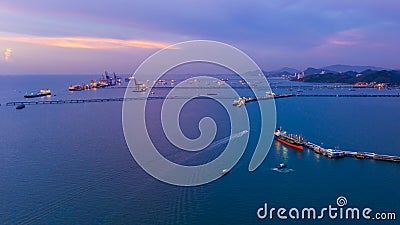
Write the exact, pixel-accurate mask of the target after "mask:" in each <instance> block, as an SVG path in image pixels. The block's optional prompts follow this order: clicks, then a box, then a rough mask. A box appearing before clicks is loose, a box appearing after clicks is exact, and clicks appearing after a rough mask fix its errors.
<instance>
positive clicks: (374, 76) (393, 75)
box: [299, 70, 400, 85]
mask: <svg viewBox="0 0 400 225" xmlns="http://www.w3.org/2000/svg"><path fill="white" fill-rule="evenodd" d="M355 75H357V73H356V72H352V71H349V72H345V73H339V74H337V73H326V74H320V73H318V74H312V75H308V76H305V77H303V78H302V79H300V80H299V81H302V82H313V83H346V84H355V83H357V82H367V83H370V82H376V83H389V84H392V85H400V71H398V70H381V71H376V70H365V71H363V72H361V73H360V75H358V76H355Z"/></svg>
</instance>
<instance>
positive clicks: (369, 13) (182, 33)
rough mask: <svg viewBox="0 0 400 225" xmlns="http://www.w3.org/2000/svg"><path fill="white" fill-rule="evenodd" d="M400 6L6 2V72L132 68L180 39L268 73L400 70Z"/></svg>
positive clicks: (1, 69) (302, 1)
mask: <svg viewBox="0 0 400 225" xmlns="http://www.w3.org/2000/svg"><path fill="white" fill-rule="evenodd" d="M399 9H400V1H399V0H380V1H377V0H353V1H349V0H344V1H343V0H320V1H315V0H298V1H292V0H290V1H289V0H259V1H241V0H239V1H232V0H229V1H228V0H222V1H215V0H212V1H209V0H202V1H194V0H168V1H161V0H159V1H152V0H146V1H135V0H127V1H122V0H114V1H108V0H106V1H98V0H86V1H82V0H68V1H64V0H61V1H54V0H35V1H31V0H18V1H1V2H0V51H2V54H3V55H2V57H1V58H0V74H32V73H36V74H37V73H62V74H69V73H101V72H102V71H104V70H110V71H116V72H118V73H130V72H133V71H134V70H135V69H136V67H137V66H138V65H139V64H140V63H141V62H142V61H143V60H144V59H145V58H146V57H148V56H149V55H151V54H152V53H154V52H156V51H157V50H159V49H160V48H162V47H164V46H167V45H169V44H174V43H176V42H181V41H186V40H193V39H210V40H217V41H221V42H225V43H228V44H231V45H234V46H236V47H238V48H239V49H241V50H243V51H244V52H246V53H247V54H249V55H250V56H251V57H252V58H253V59H254V60H255V61H256V62H257V63H258V64H259V65H260V66H261V67H262V68H263V69H266V70H271V69H278V68H280V67H284V66H289V67H294V68H298V69H305V68H306V67H308V66H313V67H320V66H325V65H330V64H352V65H371V66H381V67H386V68H400V65H399V64H400V63H399V60H398V55H399V52H400V43H399V42H400V13H398V10H399Z"/></svg>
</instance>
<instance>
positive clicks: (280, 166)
mask: <svg viewBox="0 0 400 225" xmlns="http://www.w3.org/2000/svg"><path fill="white" fill-rule="evenodd" d="M286 167H287V166H286V165H285V164H284V163H281V164H279V166H277V167H276V168H277V169H283V168H286Z"/></svg>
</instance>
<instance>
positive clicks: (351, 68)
mask: <svg viewBox="0 0 400 225" xmlns="http://www.w3.org/2000/svg"><path fill="white" fill-rule="evenodd" d="M321 69H323V70H329V71H334V72H338V73H342V72H347V71H354V72H358V73H360V72H362V71H365V70H376V71H381V70H384V68H382V67H376V66H350V65H341V64H336V65H331V66H325V67H322V68H321Z"/></svg>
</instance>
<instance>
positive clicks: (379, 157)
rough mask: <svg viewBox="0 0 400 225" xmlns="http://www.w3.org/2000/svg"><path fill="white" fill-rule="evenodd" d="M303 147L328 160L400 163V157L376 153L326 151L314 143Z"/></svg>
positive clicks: (305, 144) (304, 144)
mask: <svg viewBox="0 0 400 225" xmlns="http://www.w3.org/2000/svg"><path fill="white" fill-rule="evenodd" d="M303 146H304V147H306V148H308V149H310V150H312V151H314V152H315V153H317V154H321V155H324V156H326V157H328V158H331V159H333V158H343V157H354V158H357V159H373V160H381V161H388V162H400V156H392V155H380V154H377V153H374V152H353V151H345V150H338V149H326V148H323V147H321V146H319V145H317V144H314V143H312V142H308V141H307V142H304V143H303Z"/></svg>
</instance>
